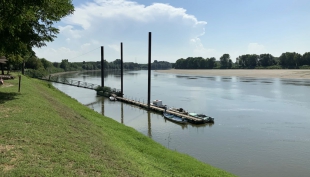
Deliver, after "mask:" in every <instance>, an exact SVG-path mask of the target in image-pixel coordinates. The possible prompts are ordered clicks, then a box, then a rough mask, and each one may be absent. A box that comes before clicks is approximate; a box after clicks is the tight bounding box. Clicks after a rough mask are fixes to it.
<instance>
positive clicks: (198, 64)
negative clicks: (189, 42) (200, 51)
mask: <svg viewBox="0 0 310 177" xmlns="http://www.w3.org/2000/svg"><path fill="white" fill-rule="evenodd" d="M173 66H174V68H175V69H238V68H241V69H254V68H256V69H260V68H266V69H282V68H283V69H285V68H289V69H299V68H302V69H310V52H306V53H304V54H303V55H301V54H299V53H296V52H286V53H282V54H281V56H280V57H274V56H272V55H271V54H260V55H256V54H246V55H241V56H239V57H237V58H236V62H235V63H233V62H232V60H231V58H230V55H229V54H223V55H222V56H221V57H220V59H219V61H217V60H216V59H215V58H214V57H212V58H206V59H204V58H202V57H188V58H187V59H183V58H181V59H178V60H177V61H176V63H175V64H174V65H173Z"/></svg>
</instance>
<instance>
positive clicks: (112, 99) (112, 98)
mask: <svg viewBox="0 0 310 177" xmlns="http://www.w3.org/2000/svg"><path fill="white" fill-rule="evenodd" d="M109 99H110V101H116V100H117V99H116V98H115V97H113V96H110V97H109Z"/></svg>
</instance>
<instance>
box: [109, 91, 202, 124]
mask: <svg viewBox="0 0 310 177" xmlns="http://www.w3.org/2000/svg"><path fill="white" fill-rule="evenodd" d="M112 96H113V97H115V98H116V99H117V100H119V101H123V102H125V103H129V104H133V105H136V106H139V107H142V108H145V109H148V105H147V104H145V103H141V102H139V101H135V100H130V99H127V98H123V97H117V96H115V95H112ZM150 109H151V110H153V111H157V112H161V113H163V112H165V109H164V108H160V107H156V106H152V105H150ZM166 112H167V113H169V114H173V115H176V116H179V117H182V118H185V119H188V120H189V121H190V122H191V123H194V124H204V123H205V122H204V120H202V119H199V118H196V117H194V116H190V115H185V114H182V113H179V112H176V111H171V110H166Z"/></svg>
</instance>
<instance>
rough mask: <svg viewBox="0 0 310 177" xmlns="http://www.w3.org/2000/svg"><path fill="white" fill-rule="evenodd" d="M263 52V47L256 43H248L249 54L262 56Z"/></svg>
mask: <svg viewBox="0 0 310 177" xmlns="http://www.w3.org/2000/svg"><path fill="white" fill-rule="evenodd" d="M264 51H265V46H264V45H261V44H258V43H250V44H249V45H248V53H249V54H262V53H263V52H264Z"/></svg>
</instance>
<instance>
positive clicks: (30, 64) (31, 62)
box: [26, 56, 43, 69]
mask: <svg viewBox="0 0 310 177" xmlns="http://www.w3.org/2000/svg"><path fill="white" fill-rule="evenodd" d="M26 68H30V69H39V68H43V64H42V63H41V60H40V59H38V58H37V57H36V56H31V57H30V58H29V59H28V60H27V61H26Z"/></svg>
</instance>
